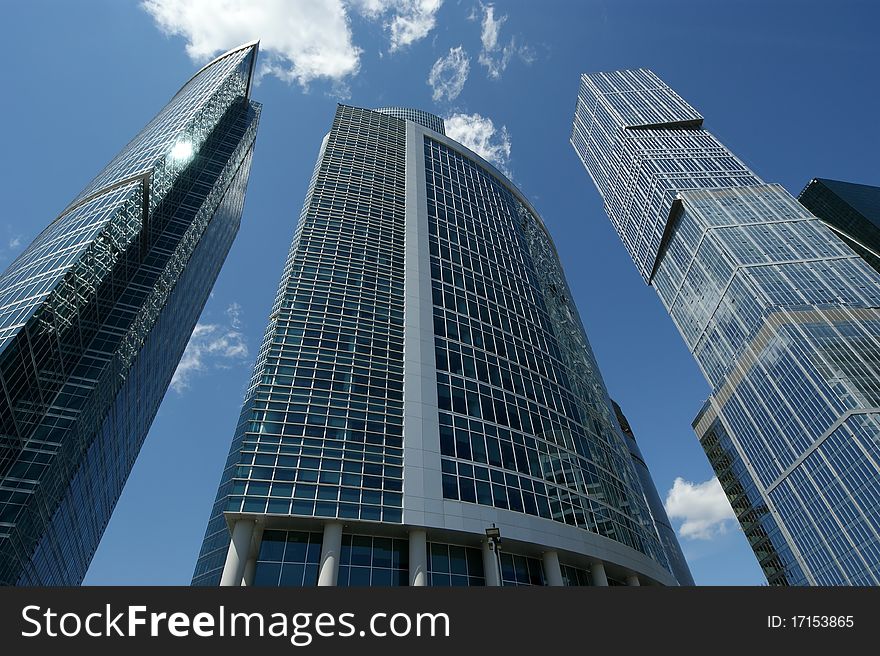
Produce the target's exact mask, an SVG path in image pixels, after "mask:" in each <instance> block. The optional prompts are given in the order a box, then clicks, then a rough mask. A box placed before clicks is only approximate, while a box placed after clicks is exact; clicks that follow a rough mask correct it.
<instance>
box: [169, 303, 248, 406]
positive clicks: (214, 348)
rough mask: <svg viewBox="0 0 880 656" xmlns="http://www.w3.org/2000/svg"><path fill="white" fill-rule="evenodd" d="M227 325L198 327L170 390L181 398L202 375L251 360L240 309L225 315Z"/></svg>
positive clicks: (233, 307) (232, 307)
mask: <svg viewBox="0 0 880 656" xmlns="http://www.w3.org/2000/svg"><path fill="white" fill-rule="evenodd" d="M225 314H226V319H227V321H226V322H225V323H198V324H196V327H195V329H194V330H193V333H192V336H191V337H190V338H189V344H187V345H186V350H185V351H184V353H183V357H182V358H181V359H180V363H179V364H178V365H177V369H176V370H175V372H174V376H173V377H172V378H171V389H173V390H174V391H175V392H177V393H178V394H182V393H183V392H185V391H186V390H188V389H189V388H190V386H191V385H192V382H193V379H194V378H196V376H198V374H200V373H205V372H207V371H210V370H213V369H226V368H228V367H230V366H232V365H234V364H240V363H241V362H244V361H246V360H247V359H248V347H247V343H246V342H245V339H244V335H243V333H242V332H241V330H240V329H241V306H240V305H239V304H238V303H232V304H231V305H230V306H229V307H228V308H226V311H225Z"/></svg>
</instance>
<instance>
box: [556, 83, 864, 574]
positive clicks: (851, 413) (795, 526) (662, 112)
mask: <svg viewBox="0 0 880 656" xmlns="http://www.w3.org/2000/svg"><path fill="white" fill-rule="evenodd" d="M646 106H647V107H650V109H648V110H647V111H646V112H645V115H646V117H647V118H645V120H644V121H641V120H640V119H638V118H635V119H634V118H633V116H638V115H640V113H641V112H642V110H643V109H644V108H645V107H646ZM571 141H572V145H573V146H574V148H575V150H576V151H577V153H578V155H579V156H580V158H581V160H582V162H583V164H584V166H585V167H586V169H587V171H588V172H589V173H590V175H591V176H592V177H593V179H594V181H595V183H596V185H597V187H598V188H599V191H600V193H601V194H602V196H603V199H604V202H605V208H606V211H607V213H608V215H609V217H610V218H611V220H612V223H613V224H614V226H615V229H616V230H617V231H618V234H619V235H620V236H621V239H622V240H623V241H624V244H625V245H626V247H627V249H628V250H629V252H630V255H631V256H632V258H633V260H634V262H635V264H636V266H637V267H638V269H639V271H640V272H641V273H642V275H643V276H644V277H645V279H646V281H648V282H649V283H650V284H651V285H652V286H653V287H654V288H655V289H656V290H657V293H658V295H659V297H660V300H661V302H662V303H663V305H664V307H665V308H666V309H667V311H668V312H669V314H670V316H671V317H672V318H673V321H674V322H675V324H676V326H677V327H678V329H679V332H680V333H681V335H682V337H683V338H684V340H685V342H686V343H687V345H688V347H689V349H690V350H691V352H692V353H693V355H694V357H695V359H696V360H697V362H698V364H699V365H700V368H701V369H702V371H703V374H704V375H705V377H706V379H707V381H708V382H709V384H710V385H711V387H712V396H711V398H710V399H709V401H708V403H707V405H706V407H705V408H704V410H703V411H702V412H701V414H700V416H699V417H698V418H697V420H696V421H695V427H696V429H697V432H698V434H699V436H700V438H701V442H702V444H703V446H704V448H705V450H706V452H707V454H708V455H709V457H710V461H711V462H712V464H713V467H714V468H715V469H716V471H717V472H718V475H719V480H721V483H722V486H724V488H725V492H726V493H727V495H728V497H729V498H730V499H731V502H732V503H733V504H734V509H735V510H736V512H737V515H738V518H739V519H740V523H741V524H742V525H743V528H744V530H745V531H746V535H747V536H748V538H749V540H750V542H751V544H752V546H753V548H754V550H755V553H756V555H757V557H758V559H759V561H760V562H761V564H762V567H764V571H765V573H766V575H767V577H768V580H769V581H770V582H771V583H773V584H791V585H799V584H813V585H847V584H849V585H876V584H878V583H880V467H878V461H880V457H878V456H880V413H878V410H877V408H878V407H880V385H878V380H880V378H878V373H880V310H878V308H880V275H878V273H877V271H875V270H874V269H872V268H871V267H870V266H869V265H868V263H867V262H865V261H864V260H863V259H862V258H860V257H859V256H858V255H856V254H855V253H854V252H853V250H852V249H851V248H850V247H849V246H847V245H846V244H845V243H844V242H843V241H842V240H841V239H840V238H839V237H837V235H836V234H835V233H834V232H832V231H831V230H830V229H829V228H828V227H827V226H826V225H825V224H824V223H823V222H822V221H820V220H819V219H817V218H816V217H815V216H814V215H813V214H811V213H810V212H808V211H807V210H806V209H805V208H804V207H803V206H802V205H800V204H799V203H798V202H797V201H796V200H795V199H794V198H793V197H792V196H791V195H790V194H788V192H786V191H785V190H784V189H783V188H782V187H780V186H779V185H773V184H765V183H764V182H763V181H761V180H760V179H759V178H758V177H757V176H755V174H754V173H752V172H751V171H749V170H748V169H747V168H746V167H745V165H743V164H742V162H740V161H739V160H738V159H737V158H736V157H735V156H733V155H732V154H731V153H730V152H729V151H728V150H727V149H726V148H725V147H724V146H723V145H721V144H720V142H718V141H717V139H715V138H714V137H713V136H712V135H711V134H710V133H709V132H707V131H706V130H704V129H703V128H702V117H700V116H699V114H697V113H696V112H695V111H693V110H692V109H689V106H688V105H687V104H686V103H685V102H684V101H683V100H681V98H679V97H678V95H677V94H675V92H674V91H672V90H671V89H670V88H669V87H667V86H666V85H665V84H664V83H663V82H662V81H661V80H660V79H659V78H657V77H656V76H655V75H654V74H653V73H651V72H650V71H646V70H637V71H617V72H612V73H596V74H589V75H584V76H582V78H581V89H580V93H579V96H578V104H577V110H576V115H575V119H574V127H573V131H572V137H571Z"/></svg>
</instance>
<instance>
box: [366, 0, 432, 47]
mask: <svg viewBox="0 0 880 656" xmlns="http://www.w3.org/2000/svg"><path fill="white" fill-rule="evenodd" d="M351 1H352V4H353V5H354V6H355V7H356V8H357V9H358V10H359V12H360V13H361V15H363V16H364V17H366V18H369V19H371V20H382V21H383V23H384V27H385V30H386V31H387V32H388V38H389V42H390V50H391V52H394V51H395V50H400V49H402V48H405V47H406V46H408V45H410V44H412V43H415V42H416V41H419V40H421V39H424V38H425V37H426V36H428V34H430V32H431V30H433V29H434V26H435V25H436V24H437V12H438V11H439V9H440V6H441V5H442V4H443V0H351Z"/></svg>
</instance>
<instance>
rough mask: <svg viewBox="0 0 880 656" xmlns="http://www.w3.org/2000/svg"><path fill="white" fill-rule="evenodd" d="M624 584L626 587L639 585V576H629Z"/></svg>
mask: <svg viewBox="0 0 880 656" xmlns="http://www.w3.org/2000/svg"><path fill="white" fill-rule="evenodd" d="M626 584H627V585H641V583H639V575H638V574H630V575H629V576H627V577H626Z"/></svg>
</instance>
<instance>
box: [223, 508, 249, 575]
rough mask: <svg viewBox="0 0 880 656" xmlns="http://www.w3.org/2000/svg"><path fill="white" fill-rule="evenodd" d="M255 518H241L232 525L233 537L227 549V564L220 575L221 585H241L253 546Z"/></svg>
mask: <svg viewBox="0 0 880 656" xmlns="http://www.w3.org/2000/svg"><path fill="white" fill-rule="evenodd" d="M253 534H254V520H252V519H239V520H238V521H237V522H235V525H234V526H233V527H232V538H231V539H230V540H229V549H228V550H227V551H226V564H225V565H224V566H223V574H222V575H221V576H220V585H241V579H242V576H243V575H244V566H245V563H246V562H247V557H248V553H249V552H250V548H251V538H252V537H253Z"/></svg>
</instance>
